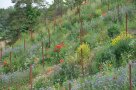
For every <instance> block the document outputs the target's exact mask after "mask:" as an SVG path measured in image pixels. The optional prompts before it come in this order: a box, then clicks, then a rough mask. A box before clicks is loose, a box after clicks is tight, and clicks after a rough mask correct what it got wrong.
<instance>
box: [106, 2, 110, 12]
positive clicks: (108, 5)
mask: <svg viewBox="0 0 136 90" xmlns="http://www.w3.org/2000/svg"><path fill="white" fill-rule="evenodd" d="M107 7H108V11H109V9H110V3H108V4H107Z"/></svg>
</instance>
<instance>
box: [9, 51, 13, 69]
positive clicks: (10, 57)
mask: <svg viewBox="0 0 136 90" xmlns="http://www.w3.org/2000/svg"><path fill="white" fill-rule="evenodd" d="M11 59H12V52H11V51H10V56H9V60H10V69H11V66H12V65H11V64H12V61H11Z"/></svg>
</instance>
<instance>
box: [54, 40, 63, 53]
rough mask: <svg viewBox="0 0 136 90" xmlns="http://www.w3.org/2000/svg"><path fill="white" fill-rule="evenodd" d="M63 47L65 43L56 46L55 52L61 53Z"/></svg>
mask: <svg viewBox="0 0 136 90" xmlns="http://www.w3.org/2000/svg"><path fill="white" fill-rule="evenodd" d="M62 47H64V43H63V42H61V43H60V44H58V45H56V46H55V48H54V52H60V50H61V48H62Z"/></svg>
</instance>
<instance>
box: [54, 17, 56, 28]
mask: <svg viewBox="0 0 136 90" xmlns="http://www.w3.org/2000/svg"><path fill="white" fill-rule="evenodd" d="M55 27H56V18H55V17H54V30H55Z"/></svg>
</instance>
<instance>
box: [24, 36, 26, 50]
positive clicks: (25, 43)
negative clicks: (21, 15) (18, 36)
mask: <svg viewBox="0 0 136 90" xmlns="http://www.w3.org/2000/svg"><path fill="white" fill-rule="evenodd" d="M25 49H26V40H25V38H24V51H25Z"/></svg>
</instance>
